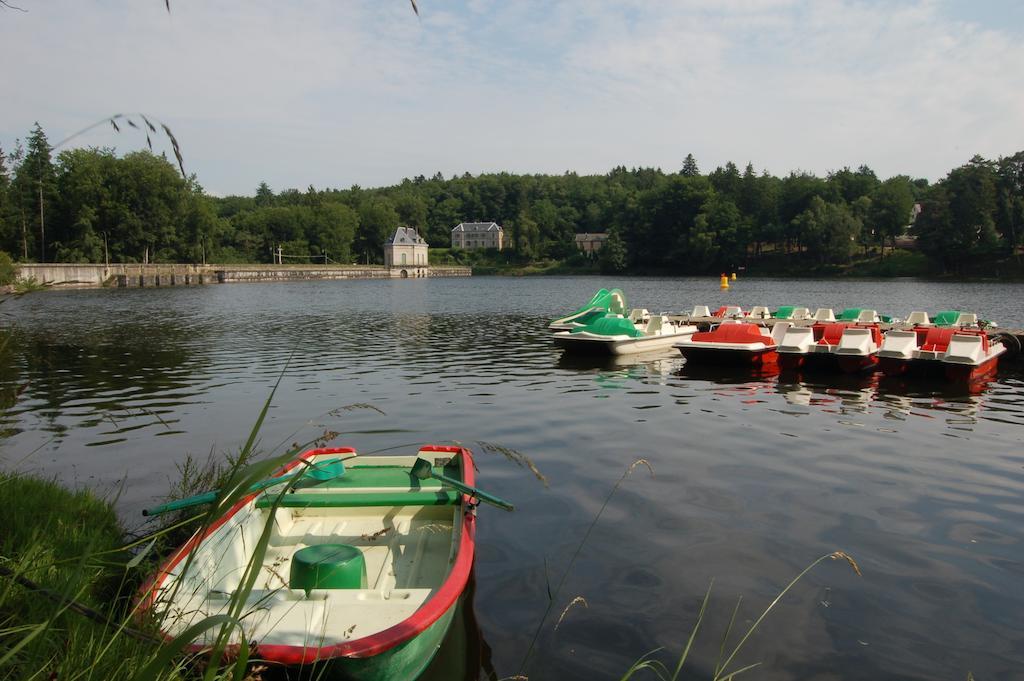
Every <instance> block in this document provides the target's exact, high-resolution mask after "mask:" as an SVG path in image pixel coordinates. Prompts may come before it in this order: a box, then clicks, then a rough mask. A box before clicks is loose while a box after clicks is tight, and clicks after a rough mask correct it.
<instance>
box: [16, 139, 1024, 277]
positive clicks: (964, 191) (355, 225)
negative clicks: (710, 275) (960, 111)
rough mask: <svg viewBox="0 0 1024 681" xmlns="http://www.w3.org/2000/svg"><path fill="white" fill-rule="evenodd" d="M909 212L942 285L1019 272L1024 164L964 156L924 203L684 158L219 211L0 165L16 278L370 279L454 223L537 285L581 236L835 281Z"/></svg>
mask: <svg viewBox="0 0 1024 681" xmlns="http://www.w3.org/2000/svg"><path fill="white" fill-rule="evenodd" d="M915 203H920V204H921V206H922V209H923V212H922V214H921V215H920V218H919V219H918V224H917V225H916V226H914V227H913V234H915V235H917V236H919V237H921V238H920V239H919V240H918V243H919V246H920V249H921V251H922V252H923V253H925V254H926V255H927V256H928V257H929V258H930V259H931V260H932V262H933V263H936V264H937V265H939V269H942V270H946V271H952V272H957V271H959V270H960V266H959V264H958V262H960V261H962V259H963V257H964V256H966V255H971V256H975V257H983V258H996V259H998V258H1006V257H1012V258H1018V257H1019V256H1018V253H1017V250H1018V249H1019V248H1020V246H1021V245H1022V242H1024V152H1021V153H1018V154H1016V155H1014V156H1010V157H1007V158H1003V159H1000V160H999V161H995V162H994V161H986V160H985V159H982V158H980V157H975V158H974V159H972V160H971V161H970V162H969V163H967V164H966V165H964V166H962V167H960V168H956V169H954V170H952V171H951V172H950V173H949V175H948V176H947V177H946V178H944V179H942V180H940V181H939V182H938V183H936V184H934V185H932V186H929V184H928V182H927V181H926V180H920V179H918V180H911V179H910V178H909V177H906V176H896V177H892V178H889V179H887V180H885V181H884V182H882V181H880V180H879V178H878V177H877V175H876V174H875V172H874V171H873V170H871V169H870V168H869V167H867V166H865V165H861V166H859V167H858V168H857V169H856V170H851V168H849V167H844V168H842V169H841V170H837V171H834V172H831V173H829V174H828V176H827V177H826V178H820V177H817V176H815V175H813V174H810V173H806V172H799V171H797V172H792V173H790V174H789V175H787V176H785V177H782V178H779V177H775V176H773V175H771V174H769V173H768V172H766V171H762V172H761V174H760V175H759V174H757V172H755V169H754V167H753V165H752V164H750V163H748V164H747V165H746V167H745V168H744V170H743V172H742V173H741V172H740V170H739V168H738V167H737V166H736V165H735V164H734V163H732V162H729V163H726V164H724V165H723V166H721V167H719V168H716V169H715V170H714V171H713V172H711V173H710V174H708V175H701V174H700V171H699V169H698V167H697V162H696V160H695V159H694V157H693V155H692V154H689V155H687V157H686V159H685V161H684V162H683V165H682V169H681V171H680V172H679V173H668V174H666V173H664V172H662V171H661V170H659V169H656V168H631V169H630V168H626V167H622V166H620V167H616V168H613V169H612V170H611V171H610V172H609V173H607V174H606V175H592V176H580V175H577V174H575V173H572V172H568V173H566V174H564V175H560V176H551V175H512V174H509V173H491V174H483V175H478V176H475V177H474V176H472V175H470V174H468V173H465V174H463V175H461V176H453V177H452V178H451V179H445V177H444V176H443V175H441V173H435V174H434V175H433V176H430V177H428V176H426V175H418V176H417V177H415V178H414V179H412V180H409V179H407V180H403V181H402V182H401V183H400V184H398V185H395V186H392V187H382V188H378V189H364V188H362V187H359V186H358V185H354V186H352V187H350V188H349V189H344V190H341V189H326V190H317V189H316V188H314V187H312V186H310V187H308V188H307V189H306V190H304V191H300V190H298V189H285V190H282V191H279V192H277V193H276V194H275V192H274V191H273V190H272V189H271V188H270V187H269V186H268V185H267V183H265V182H261V183H260V184H259V186H258V187H257V188H256V189H255V193H254V195H253V196H229V197H224V198H212V197H208V196H206V195H205V194H204V193H203V190H202V188H201V187H200V186H199V184H198V183H197V182H196V178H195V177H191V178H182V177H181V176H180V174H179V173H178V172H177V167H176V166H175V165H173V164H172V163H170V162H168V160H167V159H165V158H163V157H161V156H155V155H153V154H151V153H149V152H136V153H131V154H128V155H126V156H124V157H123V158H118V157H117V156H115V154H114V153H113V152H112V151H111V150H108V149H76V150H71V151H64V152H62V153H60V154H59V155H58V156H57V158H56V160H55V162H51V161H50V149H49V145H48V143H47V141H46V136H45V134H43V131H42V129H41V128H39V126H36V128H35V130H33V132H32V133H31V135H30V136H29V137H28V143H27V147H26V148H25V149H22V147H21V146H20V145H16V146H15V148H14V150H13V151H12V152H11V153H9V154H7V155H4V154H3V153H2V152H0V250H6V251H7V252H8V253H11V254H12V255H13V256H14V257H15V258H16V259H18V260H21V261H27V260H34V259H41V258H43V257H44V256H45V257H46V259H48V260H60V261H85V262H103V261H104V260H107V259H109V260H110V261H111V262H142V261H147V260H148V261H150V262H170V261H177V262H224V263H235V262H271V261H272V259H273V258H274V253H275V252H276V250H277V249H278V248H280V249H281V251H282V254H283V256H284V262H285V263H308V262H335V263H350V262H353V261H357V262H361V263H379V262H382V260H383V243H384V240H385V239H386V238H387V236H388V235H389V234H391V233H392V232H393V230H394V229H395V228H396V227H398V226H402V225H407V226H411V227H415V228H416V229H418V230H419V232H420V234H421V235H422V236H423V237H424V238H425V239H426V240H427V242H428V243H429V244H430V246H431V248H432V249H435V252H436V249H441V248H447V247H448V246H449V245H450V244H451V230H452V228H453V227H454V226H455V225H457V224H459V223H460V222H490V221H494V222H497V223H498V224H499V225H502V226H503V227H504V228H505V243H506V250H507V251H508V253H506V254H504V255H503V259H502V260H501V262H500V263H499V262H497V261H495V262H494V263H493V264H492V263H488V264H486V265H485V264H483V263H476V265H478V266H487V267H497V268H500V267H508V266H511V264H512V262H513V260H514V261H515V262H520V263H524V264H526V263H530V262H531V261H536V262H537V263H541V262H544V263H548V264H547V265H544V266H542V269H543V268H547V267H549V266H551V265H554V264H555V263H557V262H562V263H567V262H568V261H569V259H571V258H573V257H574V256H576V249H575V244H574V234H576V233H580V232H591V233H612V232H614V233H615V234H616V235H617V236H616V238H617V239H618V240H619V243H620V244H621V246H622V250H621V252H618V250H617V252H616V253H615V254H614V257H612V258H609V259H608V262H605V261H602V262H601V266H602V267H604V268H606V269H607V268H609V267H611V268H614V269H613V270H612V271H633V272H649V273H657V274H689V273H694V274H696V273H707V272H718V271H721V270H723V269H731V268H735V267H740V266H747V267H756V265H757V262H758V261H760V260H763V259H772V258H775V257H777V256H779V255H780V254H784V255H786V256H787V257H788V259H789V262H790V264H791V265H793V266H797V267H800V266H803V267H806V268H812V267H823V266H837V267H841V266H845V265H847V264H848V263H850V262H851V258H852V257H853V256H855V255H856V256H858V257H861V258H869V257H872V256H876V257H878V258H884V257H885V256H886V247H887V246H888V247H889V250H892V248H895V246H896V241H897V239H899V238H900V237H903V236H906V232H907V227H908V225H909V224H910V223H911V222H912V220H913V216H912V208H913V207H914V204H915ZM459 257H463V256H460V255H458V254H455V253H452V254H446V255H445V259H446V260H447V261H455V259H456V258H459ZM622 258H624V259H625V264H624V265H622V267H621V268H620V267H619V262H620V260H621V259H622ZM434 262H438V264H441V263H440V262H439V261H437V260H435V261H434ZM467 264H473V263H469V262H468V261H467ZM578 264H579V265H580V266H583V265H584V264H585V263H583V262H582V261H581V262H580V263H578Z"/></svg>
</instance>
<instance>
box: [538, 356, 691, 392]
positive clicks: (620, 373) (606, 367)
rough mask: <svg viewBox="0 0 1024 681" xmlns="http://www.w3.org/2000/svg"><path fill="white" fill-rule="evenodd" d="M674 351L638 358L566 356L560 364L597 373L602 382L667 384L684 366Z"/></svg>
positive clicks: (564, 367)
mask: <svg viewBox="0 0 1024 681" xmlns="http://www.w3.org/2000/svg"><path fill="white" fill-rule="evenodd" d="M682 361H683V360H682V357H680V356H679V355H678V354H677V353H676V352H675V351H674V350H672V351H668V352H665V351H659V352H646V353H640V354H634V355H574V354H571V353H563V354H562V355H561V356H560V357H559V358H558V362H557V364H556V367H557V368H559V369H565V370H568V371H580V372H596V373H597V379H596V380H597V381H598V382H600V383H607V382H615V381H617V380H635V381H641V382H654V383H658V384H660V385H664V384H665V383H666V382H667V380H668V378H669V377H670V376H671V375H672V373H673V372H674V371H676V370H677V369H678V368H679V365H680V364H681V363H682Z"/></svg>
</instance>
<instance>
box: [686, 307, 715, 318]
mask: <svg viewBox="0 0 1024 681" xmlns="http://www.w3.org/2000/svg"><path fill="white" fill-rule="evenodd" d="M710 316H711V310H710V309H708V306H707V305H694V306H693V310H692V311H691V312H690V319H696V318H698V317H710Z"/></svg>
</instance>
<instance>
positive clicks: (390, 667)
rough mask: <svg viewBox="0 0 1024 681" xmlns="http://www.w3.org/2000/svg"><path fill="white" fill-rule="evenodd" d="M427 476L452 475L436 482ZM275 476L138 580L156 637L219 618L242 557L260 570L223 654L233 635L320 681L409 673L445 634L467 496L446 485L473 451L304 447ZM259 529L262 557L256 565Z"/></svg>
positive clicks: (457, 585)
mask: <svg viewBox="0 0 1024 681" xmlns="http://www.w3.org/2000/svg"><path fill="white" fill-rule="evenodd" d="M339 458H340V459H341V460H342V461H343V462H344V472H343V473H342V474H341V475H340V477H336V478H334V479H329V480H327V481H325V482H321V483H319V484H316V486H310V487H303V488H302V489H297V490H294V491H291V492H289V493H286V492H287V491H288V487H289V486H290V485H289V484H288V483H285V482H283V480H286V479H291V478H294V476H295V473H296V471H299V472H301V471H302V470H303V467H312V466H315V465H317V464H318V463H321V464H322V463H323V462H325V461H327V460H332V461H336V460H338V459H339ZM417 461H422V463H420V464H419V465H417ZM424 467H426V468H427V469H429V471H430V473H429V475H430V477H427V478H426V479H422V477H423V471H422V469H423V468H424ZM435 470H443V472H444V475H443V476H441V477H442V478H445V479H451V480H452V481H455V482H451V483H450V484H449V483H447V482H445V481H444V480H438V479H435V477H436V476H437V475H438V474H437V473H435V472H434V471H435ZM445 476H446V477H445ZM275 477H281V479H282V483H281V484H279V485H270V486H267V487H265V488H261V489H260V490H259V491H256V492H253V493H251V494H248V495H246V496H244V497H243V498H242V499H241V500H240V501H238V502H237V503H236V504H235V505H234V506H232V507H231V508H230V510H228V511H227V512H226V513H225V514H224V515H223V516H221V517H220V518H219V519H218V520H217V521H216V522H214V523H213V524H211V525H210V526H209V527H208V528H206V529H205V530H202V531H200V532H199V533H197V534H196V535H194V536H193V537H192V538H191V539H190V540H189V541H188V542H186V543H185V545H184V546H182V547H181V548H180V549H178V551H177V552H175V553H174V554H173V555H172V556H171V558H170V559H169V560H168V561H167V562H166V563H164V565H163V566H162V567H161V568H160V569H159V571H158V572H157V574H156V575H155V577H154V578H153V580H152V582H151V583H150V584H149V585H147V588H146V589H145V590H144V592H143V593H144V596H143V598H142V601H141V603H140V605H141V607H142V609H143V610H149V611H151V612H152V613H153V614H154V615H156V616H157V617H158V621H159V623H160V628H161V631H162V633H163V634H164V635H165V636H167V637H173V636H176V635H178V634H181V633H182V632H184V631H185V630H186V629H188V628H189V627H190V626H192V625H194V624H196V623H197V622H200V621H201V620H204V619H205V618H208V617H212V616H216V615H223V614H225V613H226V612H228V609H229V605H230V604H231V602H232V601H233V600H237V599H238V598H240V597H241V596H242V595H244V586H243V584H244V578H245V575H246V571H247V566H248V565H249V564H250V562H251V561H253V564H254V565H255V566H256V567H255V568H254V569H256V570H258V572H257V575H256V579H255V582H254V583H253V586H252V589H251V591H250V592H249V593H248V594H247V595H246V596H245V607H244V610H243V613H244V616H243V617H241V618H240V619H241V622H242V630H241V632H239V631H238V629H236V630H235V633H234V634H233V637H234V638H233V639H232V642H231V645H230V646H229V649H228V651H227V653H226V655H227V656H231V655H233V654H238V649H239V643H238V642H239V641H240V640H241V639H240V638H239V637H240V636H244V637H245V640H246V641H252V642H254V643H255V646H256V648H255V650H254V651H253V650H250V657H258V658H259V659H262V660H266V661H268V662H271V663H275V664H280V665H287V666H298V665H311V664H314V663H315V664H316V665H317V672H318V673H320V672H321V671H322V673H323V678H328V679H331V678H339V679H357V680H363V679H415V678H416V677H418V676H419V675H420V674H421V673H422V671H423V670H424V669H425V668H426V667H427V665H428V664H429V663H430V661H431V659H432V658H433V656H434V654H435V653H436V652H437V650H438V647H439V646H440V644H441V641H442V640H443V639H444V637H445V633H446V632H447V630H448V628H449V625H450V623H451V621H452V617H453V615H454V613H455V611H456V607H457V605H458V602H459V599H460V598H461V597H462V594H463V592H464V590H465V589H466V585H467V580H468V578H469V575H470V569H471V567H472V565H473V553H474V545H475V543H474V538H475V534H476V515H475V512H474V509H475V504H474V503H473V501H472V500H471V497H470V496H469V495H468V494H464V493H462V492H460V491H458V490H457V489H455V488H453V485H455V486H458V484H459V483H461V484H462V485H472V484H473V481H474V466H473V458H472V454H471V453H470V451H469V450H468V449H464V448H460V447H442V446H427V447H423V448H422V449H420V450H419V452H418V453H417V454H416V455H415V456H377V455H373V456H359V455H357V453H356V451H355V450H354V449H351V448H324V449H314V450H310V451H307V452H305V453H304V454H302V455H300V456H298V457H297V458H296V459H294V460H293V461H292V462H291V463H289V464H288V465H286V466H285V467H284V468H283V469H281V470H280V471H279V472H278V473H277V475H276V476H275ZM481 494H482V493H481ZM268 527H269V531H270V536H269V542H268V543H267V544H266V551H265V553H264V555H262V556H258V557H257V559H256V560H255V561H254V555H253V554H254V550H253V548H254V547H255V546H257V544H258V543H259V540H260V537H261V535H262V534H263V533H264V531H265V528H268ZM239 589H243V591H242V593H241V594H239V593H236V591H237V590H239ZM217 631H218V628H214V629H212V630H208V632H207V633H206V634H200V635H199V637H198V638H197V639H195V640H194V642H193V643H192V646H191V650H192V651H194V652H197V651H200V650H202V649H204V647H208V646H209V645H211V644H212V643H213V642H214V639H215V637H216V634H217ZM318 678H319V677H318Z"/></svg>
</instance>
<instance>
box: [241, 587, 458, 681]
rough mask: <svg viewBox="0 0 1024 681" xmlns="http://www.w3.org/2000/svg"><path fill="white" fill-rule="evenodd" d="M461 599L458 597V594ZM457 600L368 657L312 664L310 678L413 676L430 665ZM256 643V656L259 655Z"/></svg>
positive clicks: (377, 680)
mask: <svg viewBox="0 0 1024 681" xmlns="http://www.w3.org/2000/svg"><path fill="white" fill-rule="evenodd" d="M460 601H461V598H460ZM460 601H457V602H455V603H453V604H452V606H451V607H450V608H448V610H447V611H445V613H444V614H443V615H442V616H441V617H439V618H438V619H437V621H436V622H434V623H433V624H431V625H430V626H429V627H427V628H426V630H424V631H423V632H422V633H420V634H419V635H418V636H415V637H413V638H411V639H409V640H408V641H406V642H405V643H402V644H399V645H397V646H395V647H394V648H391V649H390V650H387V651H385V652H383V653H380V654H378V655H373V656H371V657H335V658H331V659H330V660H328V661H326V662H324V663H318V664H314V665H307V666H309V667H312V669H311V674H310V677H311V678H316V679H329V680H330V681H391V680H392V679H416V678H418V677H419V676H420V675H421V674H423V672H424V671H425V670H426V669H427V667H429V666H430V663H431V662H432V661H433V660H434V656H435V655H437V651H438V650H439V649H440V648H441V642H442V641H444V638H445V635H447V633H448V629H449V628H450V627H451V623H452V618H453V616H454V615H455V610H456V608H457V607H458V606H459V602H460ZM261 654H262V653H261V650H260V649H259V647H257V649H256V656H261Z"/></svg>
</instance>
